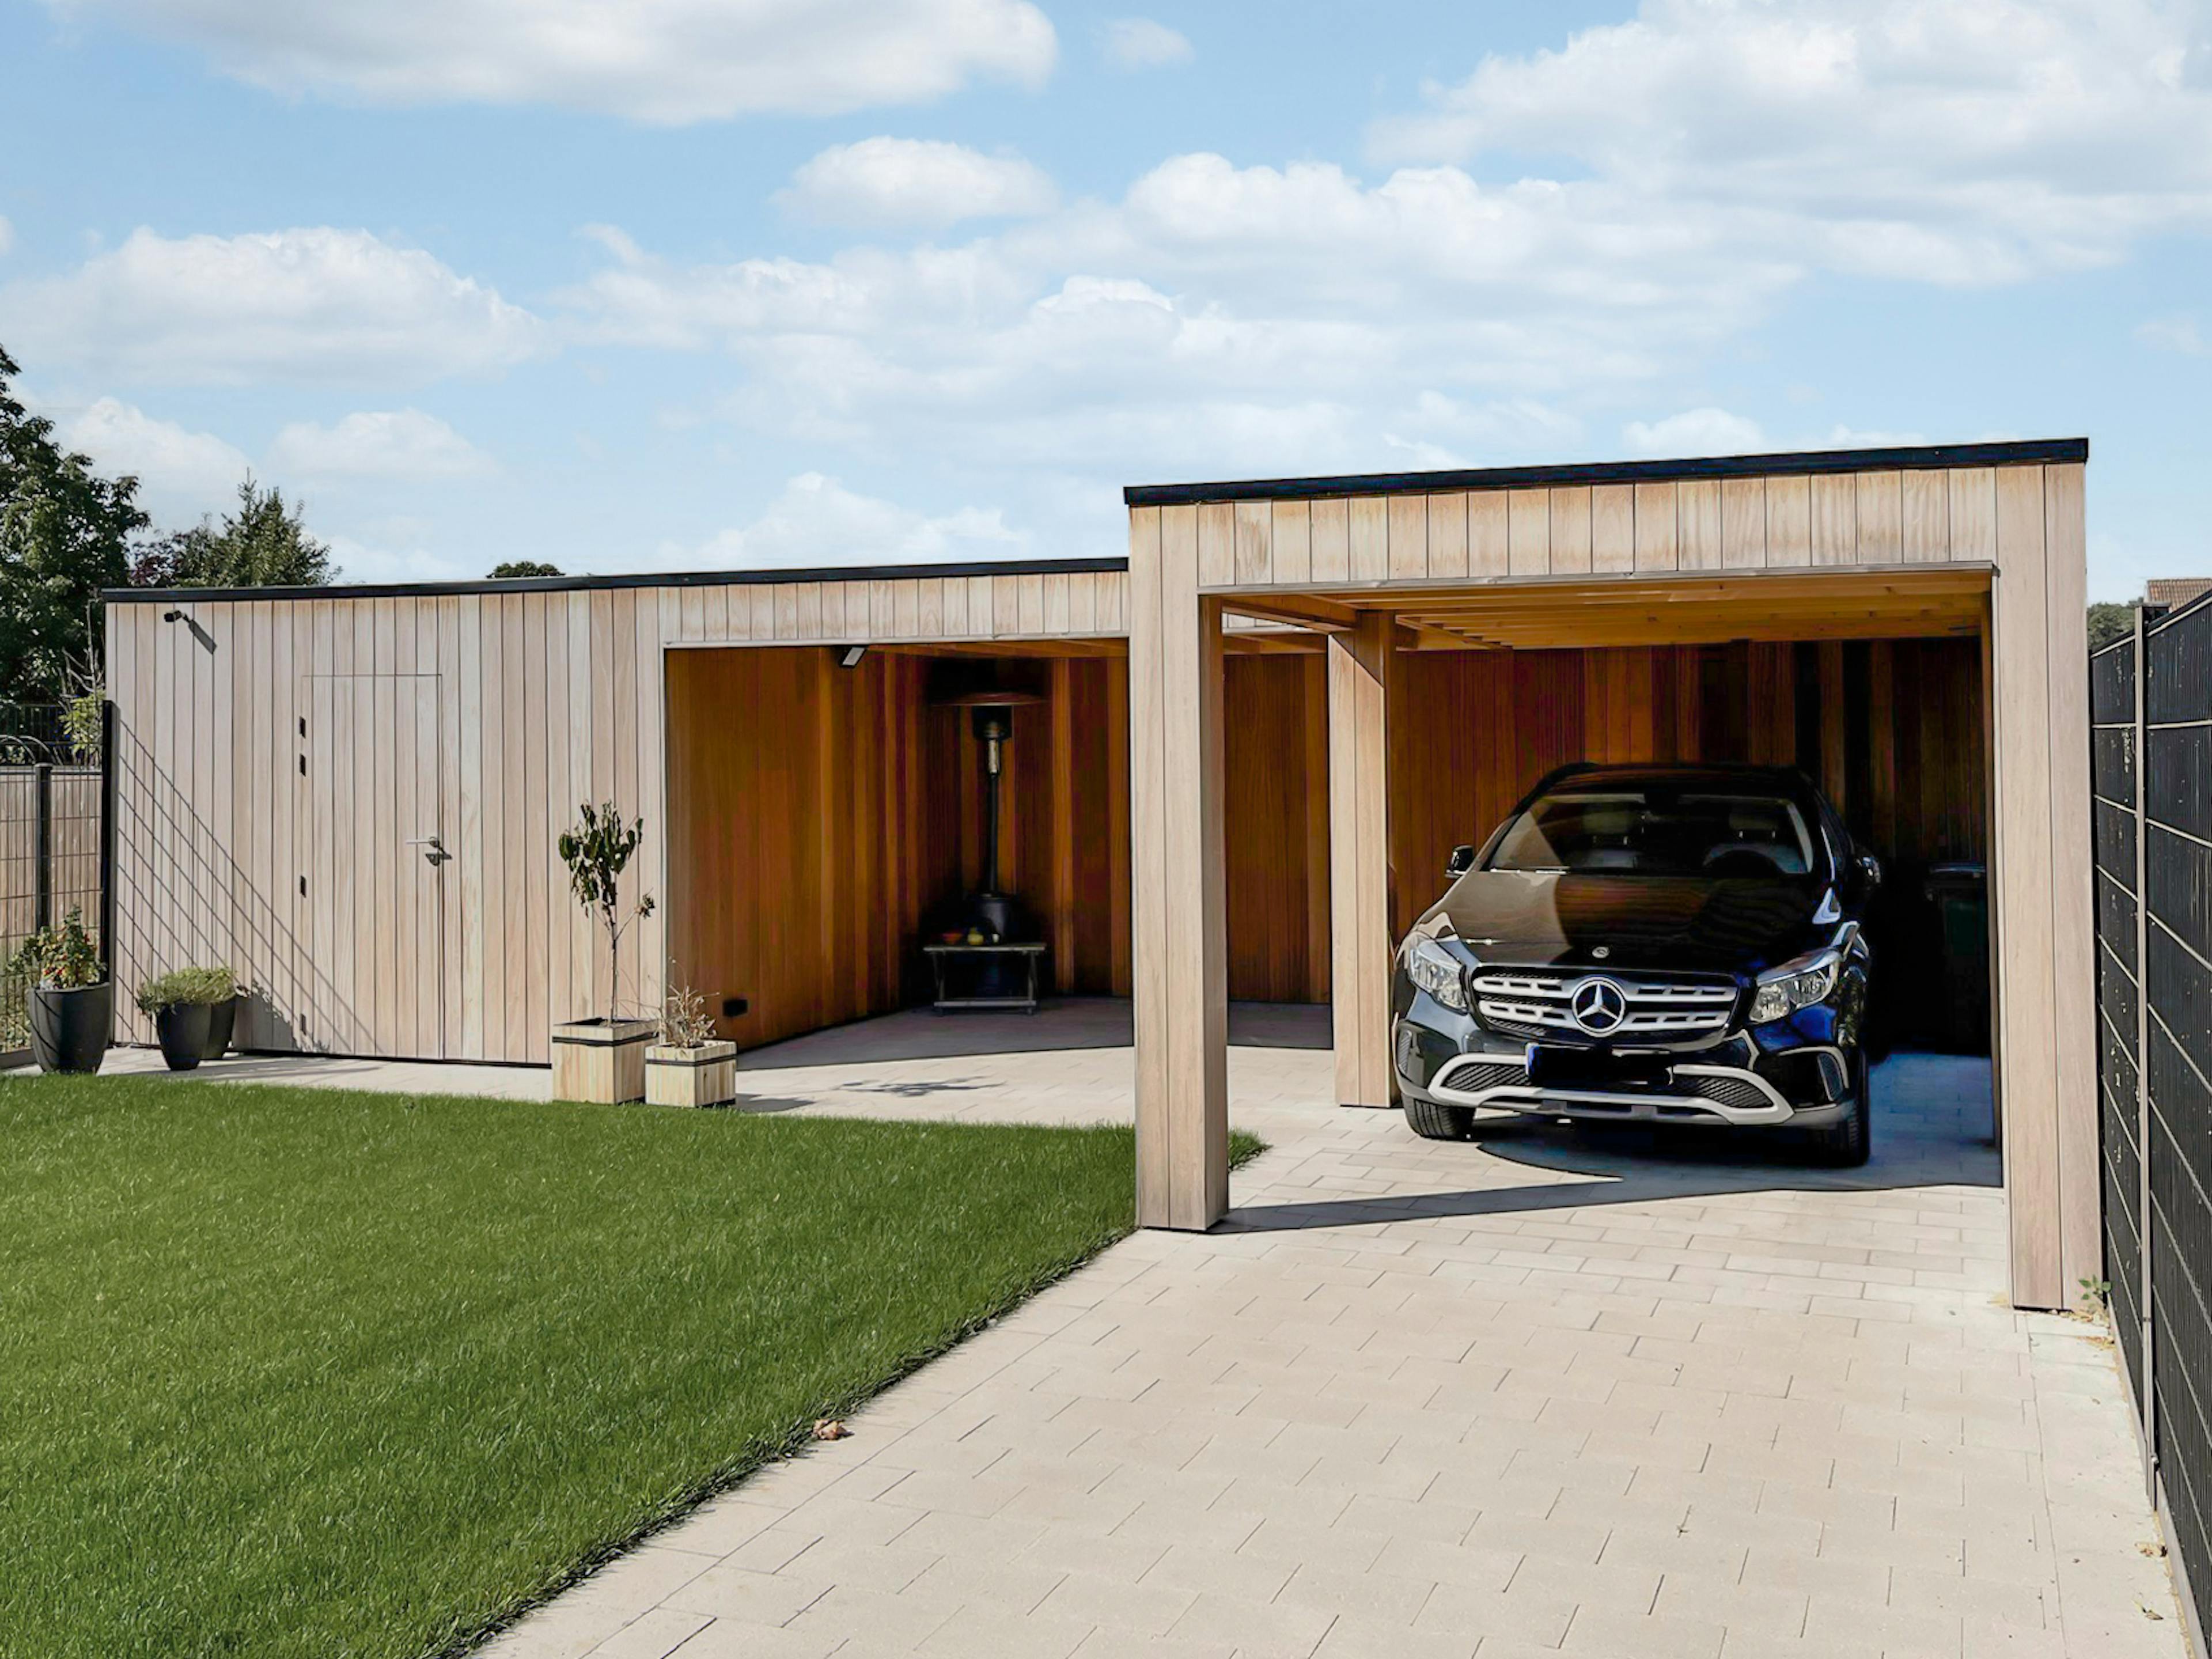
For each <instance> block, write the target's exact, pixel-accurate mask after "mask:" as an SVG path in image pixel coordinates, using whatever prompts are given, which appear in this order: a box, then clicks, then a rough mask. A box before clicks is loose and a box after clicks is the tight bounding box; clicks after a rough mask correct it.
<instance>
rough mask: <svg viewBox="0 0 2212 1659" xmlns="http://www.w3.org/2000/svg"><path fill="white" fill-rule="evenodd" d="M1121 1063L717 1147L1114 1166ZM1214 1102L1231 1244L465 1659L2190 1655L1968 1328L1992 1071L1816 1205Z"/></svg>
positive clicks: (2101, 1446)
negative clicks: (954, 1139)
mask: <svg viewBox="0 0 2212 1659" xmlns="http://www.w3.org/2000/svg"><path fill="white" fill-rule="evenodd" d="M1237 1024H1238V1025H1239V1027H1240V1028H1241V1030H1240V1031H1239V1033H1238V1034H1239V1035H1240V1036H1243V1037H1245V1038H1247V1039H1255V1038H1265V1039H1267V1040H1268V1041H1271V1042H1285V1041H1287V1042H1304V1043H1313V1042H1319V1041H1322V1040H1325V1036H1326V1032H1325V1021H1316V1018H1314V1015H1313V1013H1312V1012H1305V1011H1280V1010H1265V1009H1261V1010H1243V1011H1240V1012H1239V1018H1238V1022H1237ZM1126 1043H1127V1012H1126V1007H1125V1006H1123V1005H1118V1004H1112V1003H1099V1004H1078V1005H1073V1006H1067V1007H1063V1008H1061V1009H1059V1010H1054V1011H1048V1012H1047V1013H1046V1014H1043V1015H1041V1016H1039V1017H1038V1018H1036V1020H1033V1021H1030V1020H1022V1019H1019V1018H974V1019H963V1020H939V1019H935V1018H932V1017H930V1016H927V1015H921V1014H915V1015H900V1016H895V1017H893V1018H890V1019H886V1020H881V1021H874V1022H870V1023H868V1024H864V1025H860V1026H855V1027H851V1028H848V1029H846V1030H842V1031H836V1032H825V1033H821V1034H818V1035H817V1036H811V1037H807V1038H804V1039H801V1040H799V1041H798V1042H792V1043H787V1044H782V1045H779V1046H778V1048H774V1049H763V1050H759V1051H757V1052H755V1053H753V1054H748V1055H747V1056H745V1070H744V1073H743V1074H742V1075H741V1079H740V1083H741V1086H742V1087H744V1089H745V1091H747V1095H748V1099H747V1101H746V1102H745V1104H746V1105H748V1106H749V1107H750V1109H756V1110H769V1111H804V1112H809V1113H844V1114H864V1115H874V1116H909V1115H911V1116H930V1117H937V1116H958V1117H964V1118H971V1119H978V1120H992V1119H1017V1118H1018V1119H1027V1120H1031V1121H1036V1120H1046V1121H1097V1120H1098V1119H1102V1118H1118V1119H1122V1120H1126V1119H1127V1117H1128V1115H1129V1112H1130V1099H1129V1088H1130V1065H1131V1062H1130V1055H1129V1052H1128V1050H1127V1047H1126ZM1054 1044H1062V1045H1066V1046H1051V1045H1054ZM955 1050H965V1051H966V1052H955ZM980 1051H989V1052H980ZM146 1063H147V1061H146V1060H145V1059H143V1058H142V1057H140V1056H137V1055H130V1056H118V1057H117V1059H116V1060H114V1061H112V1062H111V1066H118V1065H121V1066H128V1067H129V1068H131V1069H137V1068H139V1067H140V1066H143V1065H145V1064H146ZM151 1063H152V1064H153V1065H154V1066H158V1064H159V1061H158V1058H155V1059H153V1060H152V1061H151ZM192 1075H193V1076H195V1077H197V1078H199V1079H207V1080H214V1079H217V1078H220V1077H223V1076H228V1077H232V1078H252V1077H257V1076H258V1077H263V1078H269V1079H277V1078H281V1079H283V1080H286V1081H312V1082H325V1081H326V1082H329V1083H331V1084H336V1085H348V1086H357V1087H392V1088H404V1089H424V1088H431V1089H436V1090H440V1091H474V1092H483V1093H487V1094H510V1093H511V1094H520V1095H524V1096H529V1095H533V1094H534V1095H536V1096H538V1097H543V1095H544V1091H545V1081H546V1074H545V1073H544V1072H542V1071H540V1072H531V1071H527V1070H525V1069H522V1068H479V1067H447V1066H382V1065H379V1064H376V1063H373V1062H348V1061H314V1060H228V1061H225V1062H223V1063H222V1064H221V1065H220V1066H209V1067H206V1068H204V1069H203V1070H202V1071H201V1072H200V1073H195V1074H192ZM1230 1076H1231V1095H1232V1108H1231V1111H1232V1118H1233V1120H1234V1121H1236V1122H1237V1124H1238V1125H1239V1126H1240V1127H1249V1128H1251V1129H1253V1130H1255V1131H1256V1132H1258V1133H1261V1135H1263V1136H1264V1137H1266V1138H1267V1139H1268V1140H1269V1142H1270V1143H1271V1150H1270V1151H1269V1152H1267V1153H1266V1154H1265V1155H1264V1156H1263V1157H1262V1158H1260V1159H1259V1160H1257V1161H1256V1162H1255V1163H1254V1164H1251V1165H1249V1166H1248V1167H1247V1168H1246V1169H1245V1170H1242V1171H1240V1172H1239V1173H1238V1175H1237V1179H1236V1183H1235V1191H1234V1199H1235V1203H1236V1206H1237V1207H1236V1209H1235V1212H1233V1214H1232V1215H1231V1218H1230V1220H1229V1221H1228V1223H1227V1224H1225V1225H1224V1226H1222V1227H1220V1228H1218V1229H1217V1230H1215V1231H1213V1232H1211V1233H1208V1234H1206V1235H1202V1236H1200V1235H1185V1234H1164V1233H1147V1234H1139V1235H1137V1236H1135V1237H1132V1238H1130V1239H1129V1240H1127V1242H1125V1243H1122V1244H1121V1245H1119V1246H1116V1247H1115V1249H1112V1250H1110V1251H1109V1252H1108V1253H1107V1254H1106V1255H1104V1256H1103V1257H1102V1258H1100V1259H1099V1260H1098V1261H1097V1262H1095V1263H1093V1264H1092V1265H1091V1266H1090V1267H1086V1268H1085V1269H1084V1270H1083V1271H1082V1272H1080V1273H1077V1274H1075V1275H1073V1277H1072V1278H1070V1279H1067V1280H1066V1281H1064V1282H1062V1283H1061V1284H1060V1285H1055V1286H1054V1287H1053V1288H1052V1289H1050V1290H1048V1291H1045V1292H1044V1293H1043V1294H1042V1295H1040V1296H1039V1297H1036V1298H1035V1299H1034V1300H1033V1301H1031V1302H1030V1303H1029V1304H1026V1305H1025V1306H1024V1307H1023V1308H1022V1309H1020V1310H1018V1311H1017V1312H1016V1313H1014V1314H1013V1315H1012V1316H1009V1317H1008V1318H1006V1319H1005V1320H1003V1321H1001V1322H1000V1323H999V1324H998V1325H996V1326H995V1327H994V1328H991V1329H989V1330H987V1331H986V1332H984V1333H982V1334H980V1335H979V1336H977V1337H975V1339H973V1340H970V1341H969V1342H968V1343H967V1344H965V1345H964V1346H962V1347H961V1348H960V1349H958V1350H957V1352H954V1353H952V1354H951V1355H949V1356H947V1357H946V1358H943V1359H940V1360H939V1361H937V1362H935V1363H934V1364H931V1365H929V1366H927V1368H925V1369H924V1370H921V1372H919V1373H918V1374H916V1375H915V1376H913V1377H911V1378H909V1379H908V1381H906V1382H904V1383H901V1384H899V1385H898V1386H897V1387H896V1388H894V1389H891V1390H890V1391H889V1392H888V1393H886V1394H885V1395H883V1396H881V1397H880V1398H879V1399H878V1401H875V1402H874V1403H873V1404H872V1405H871V1406H870V1407H867V1408H866V1410H864V1411H863V1412H861V1413H860V1414H858V1415H857V1416H856V1417H855V1418H854V1419H852V1427H853V1430H854V1433H853V1436H852V1437H851V1438H849V1439H848V1440H843V1441H840V1442H836V1443H824V1444H821V1445H818V1446H817V1447H815V1448H814V1449H811V1451H810V1452H809V1453H808V1454H807V1455H804V1456H802V1457H799V1458H797V1459H794V1460H793V1461H791V1462H787V1463H785V1464H781V1465H778V1466H776V1467H775V1468H771V1469H769V1470H767V1471H765V1472H763V1474H759V1475H757V1476H756V1477H755V1478H753V1479H752V1480H748V1481H746V1482H745V1483H744V1485H742V1486H739V1487H738V1488H737V1489H735V1490H734V1491H732V1492H730V1493H728V1494H726V1496H724V1497H721V1498H717V1499H715V1500H714V1501H713V1502H712V1503H710V1504H708V1505H707V1506H705V1507H704V1508H702V1510H699V1511H697V1512H696V1514H694V1515H693V1516H690V1517H689V1518H688V1519H686V1520H685V1521H684V1522H681V1523H679V1524H678V1525H677V1526H675V1527H673V1528H670V1529H668V1530H666V1531H665V1532H663V1533H661V1534H658V1535H657V1536H656V1537H654V1538H653V1540H652V1541H649V1542H648V1543H647V1544H646V1545H645V1546H643V1547H641V1548H639V1549H637V1550H635V1551H633V1552H632V1553H629V1554H628V1555H626V1556H624V1557H623V1558H622V1559H619V1560H617V1561H616V1562H614V1563H612V1564H611V1565H608V1566H607V1567H606V1568H605V1569H603V1570H602V1571H599V1572H598V1573H597V1574H595V1575H594V1576H592V1577H591V1578H589V1579H588V1580H586V1581H585V1582H584V1583H580V1584H579V1585H577V1586H576V1587H574V1589H571V1590H569V1591H568V1592H567V1593H566V1594H564V1595H562V1596H560V1597H559V1598H557V1599H556V1601H553V1602H552V1603H550V1605H548V1606H547V1607H543V1608H540V1609H539V1610H538V1611H537V1612H535V1613H532V1614H531V1615H530V1616H529V1617H528V1618H526V1620H524V1621H523V1622H522V1623H521V1624H520V1625H519V1626H516V1627H515V1628H514V1629H513V1630H512V1631H510V1632H507V1633H506V1634H505V1635H503V1636H502V1637H501V1638H498V1639H497V1640H496V1641H495V1642H494V1643H493V1644H491V1646H490V1647H489V1649H488V1650H486V1651H487V1653H488V1654H495V1655H497V1656H500V1659H553V1656H564V1659H573V1656H583V1655H594V1656H599V1659H665V1656H668V1655H671V1654H673V1655H680V1656H681V1659H735V1656H742V1659H796V1656H805V1659H824V1656H829V1655H831V1654H836V1655H840V1656H843V1659H867V1656H875V1655H888V1654H908V1653H921V1654H951V1655H973V1654H1008V1655H1023V1656H1030V1655H1035V1656H1048V1659H1066V1656H1069V1655H1073V1654H1078V1653H1079V1654H1081V1655H1084V1656H1086V1659H1096V1656H1100V1655H1115V1654H1124V1653H1126V1654H1139V1653H1142V1654H1147V1655H1150V1654H1158V1655H1162V1656H1169V1659H1175V1656H1200V1655H1208V1656H1231V1655H1243V1656H1249V1659H1261V1656H1274V1655H1287V1656H1308V1655H1320V1656H1328V1659H1340V1656H1353V1655H1362V1654H1373V1655H1378V1656H1393V1659H1395V1656H1414V1659H1421V1656H1429V1655H1439V1656H1443V1655H1450V1656H1460V1659H1466V1656H1468V1655H1474V1654H1479V1655H1480V1659H1531V1656H1539V1655H1557V1654H1559V1653H1562V1652H1564V1653H1565V1654H1569V1655H1583V1656H1620V1659H1657V1656H1673V1655H1683V1656H1689V1655H1695V1656H1703V1659H1716V1656H1717V1659H1745V1656H1757V1659H1767V1656H1773V1659H1827V1656H1869V1659H1872V1656H1887V1659H1904V1656H1923V1655H1942V1656H1947V1659H1978V1656H1983V1655H1994V1654H2006V1655H2013V1656H2057V1655H2069V1656H2075V1659H2131V1656H2139V1655H2140V1656H2158V1659H2174V1656H2179V1655H2180V1654H2181V1653H2183V1652H2184V1650H2185V1641H2184V1636H2183V1626H2182V1624H2181V1614H2180V1613H2179V1608H2178V1607H2177V1606H2176V1604H2175V1601H2174V1599H2173V1595H2172V1589H2171V1585H2170V1583H2169V1581H2168V1579H2167V1576H2166V1571H2165V1566H2164V1563H2163V1562H2162V1561H2161V1560H2160V1559H2158V1556H2157V1551H2156V1548H2155V1543H2154V1540H2155V1531H2154V1523H2153V1522H2152V1520H2151V1518H2150V1516H2149V1514H2148V1509H2147V1507H2146V1505H2145V1503H2144V1499H2143V1495H2142V1483H2141V1479H2140V1474H2139V1466H2138V1462H2137V1458H2136V1448H2135V1444H2134V1442H2133V1440H2132V1437H2131V1433H2130V1428H2129V1425H2128V1421H2127V1417H2126V1411H2125V1407H2124V1403H2123V1400H2122V1395H2121V1389H2120V1386H2119V1383H2118V1376H2117V1374H2116V1372H2115V1370H2114V1369H2113V1364H2112V1356H2111V1352H2110V1349H2109V1346H2108V1345H2107V1344H2106V1341H2105V1340H2103V1339H2102V1338H2101V1337H2100V1334H2098V1332H2097V1331H2096V1330H2095V1329H2094V1328H2093V1327H2091V1326H2089V1325H2087V1324H2086V1323H2083V1322H2077V1321H2074V1320H2069V1319H2065V1318H2060V1317H2056V1316H2039V1315H2022V1314H2017V1313H2015V1312H2013V1311H2011V1310H2009V1309H2008V1308H2007V1307H2006V1306H2005V1305H2004V1302H2003V1273H2004V1269H2003V1260H2004V1206H2003V1196H2002V1192H2001V1191H2000V1189H1999V1188H1998V1187H1997V1186H1996V1180H1997V1174H1998V1166H1997V1159H1996V1153H1995V1152H1994V1150H1993V1149H1992V1148H1991V1146H1990V1144H1989V1139H1988V1137H1989V1113H1990V1103H1989V1073H1988V1067H1987V1065H1986V1063H1984V1062H1978V1061H1974V1060H1959V1059H1952V1058H1944V1057H1935V1056H1921V1055H1905V1056H1900V1057H1899V1058H1897V1059H1895V1060H1892V1061H1891V1062H1889V1063H1888V1064H1887V1065H1886V1066H1883V1067H1881V1070H1880V1072H1879V1073H1877V1099H1878V1101H1879V1102H1880V1109H1879V1114H1878V1118H1877V1128H1876V1146H1877V1153H1876V1158H1875V1162H1874V1163H1873V1164H1870V1165H1869V1167H1868V1168H1867V1169H1865V1170H1855V1171H1849V1172H1841V1173H1838V1172H1825V1171H1820V1170H1808V1169H1807V1168H1805V1167H1803V1166H1802V1165H1801V1164H1798V1163H1796V1161H1794V1159H1793V1158H1791V1157H1790V1155H1789V1153H1788V1152H1786V1151H1784V1149H1782V1148H1780V1147H1778V1146H1773V1145H1771V1144H1768V1143H1764V1142H1759V1141H1756V1140H1753V1139H1751V1138H1749V1137H1736V1138H1728V1137H1717V1136H1705V1135H1698V1134H1694V1133H1683V1132H1680V1131H1676V1132H1673V1133H1644V1134H1638V1133H1634V1132H1632V1131H1613V1132H1611V1133H1593V1132H1588V1131H1584V1132H1573V1131H1569V1130H1566V1129H1564V1128H1560V1127H1555V1126H1548V1125H1527V1124H1519V1123H1510V1124H1504V1125H1499V1126H1495V1127H1490V1128H1489V1129H1487V1130H1486V1133H1485V1134H1484V1135H1483V1138H1482V1139H1480V1141H1479V1142H1477V1143H1474V1144H1465V1145H1439V1144H1435V1143H1431V1142H1425V1141H1422V1140H1419V1139H1416V1138H1415V1137H1413V1135H1412V1134H1411V1133H1409V1132H1408V1131H1407V1129H1406V1128H1405V1127H1404V1125H1403V1123H1402V1121H1401V1120H1400V1118H1399V1117H1398V1115H1396V1114H1395V1113H1389V1112H1369V1111H1348V1110H1344V1109H1340V1108H1337V1107H1335V1106H1334V1105H1333V1104H1331V1103H1330V1102H1329V1090H1330V1070H1329V1056H1328V1053H1327V1052H1326V1050H1325V1049H1323V1048H1314V1047H1261V1046H1239V1047H1237V1048H1234V1049H1233V1050H1232V1052H1231V1068H1230Z"/></svg>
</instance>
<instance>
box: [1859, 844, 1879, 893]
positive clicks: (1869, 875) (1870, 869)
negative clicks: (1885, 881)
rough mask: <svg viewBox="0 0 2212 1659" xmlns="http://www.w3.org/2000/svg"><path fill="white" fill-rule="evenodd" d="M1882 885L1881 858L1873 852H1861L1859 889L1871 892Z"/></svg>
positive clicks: (1863, 891)
mask: <svg viewBox="0 0 2212 1659" xmlns="http://www.w3.org/2000/svg"><path fill="white" fill-rule="evenodd" d="M1879 886H1881V860H1880V859H1878V858H1876V857H1875V855H1874V854H1871V853H1862V854H1859V891H1860V892H1861V893H1862V894H1866V893H1871V892H1873V891H1874V890H1875V888H1877V887H1879Z"/></svg>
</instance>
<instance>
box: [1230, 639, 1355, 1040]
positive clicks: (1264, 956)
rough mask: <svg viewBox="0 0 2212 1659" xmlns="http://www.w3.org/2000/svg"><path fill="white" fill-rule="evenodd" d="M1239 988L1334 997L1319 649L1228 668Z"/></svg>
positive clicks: (1240, 659) (1253, 997) (1265, 996)
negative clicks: (1331, 988) (1330, 990)
mask: <svg viewBox="0 0 2212 1659" xmlns="http://www.w3.org/2000/svg"><path fill="white" fill-rule="evenodd" d="M1222 690H1223V720H1222V725H1223V727H1224V732H1225V741H1224V743H1223V745H1222V747H1223V758H1222V769H1223V773H1224V782H1225V789H1224V791H1223V801H1224V809H1223V813H1224V818H1225V823H1224V825H1223V834H1224V837H1225V841H1226V842H1227V848H1228V857H1227V863H1228V910H1229V920H1228V933H1229V994H1230V995H1231V997H1233V998H1236V999H1237V1000H1240V1001H1252V1002H1326V1001H1328V988H1329V987H1328V975H1329V949H1328V928H1329V918H1328V663H1327V660H1326V659H1324V658H1323V657H1322V655H1321V653H1318V652H1309V653H1298V654H1284V655H1252V656H1231V657H1230V658H1229V659H1227V662H1226V665H1225V668H1224V671H1223V676H1222Z"/></svg>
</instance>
